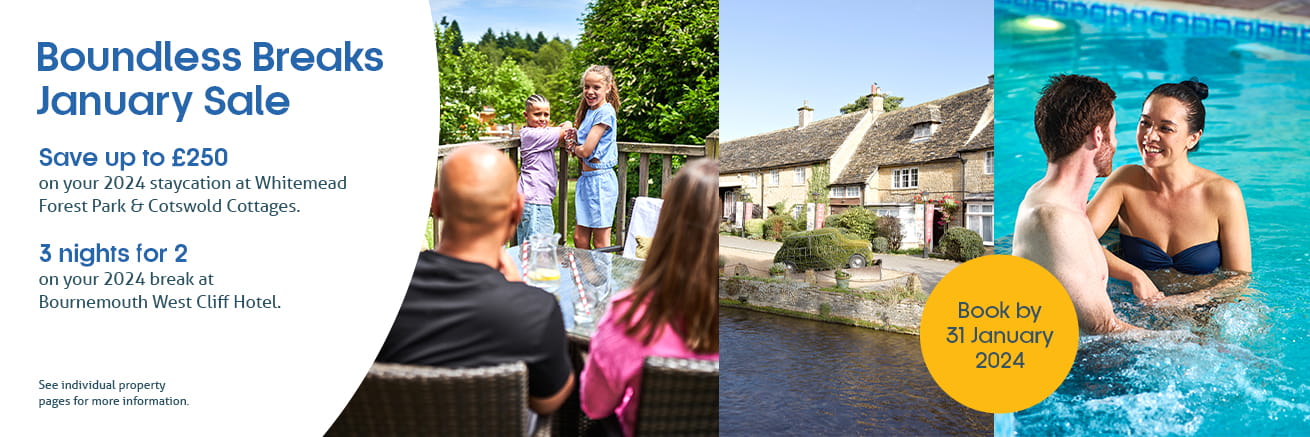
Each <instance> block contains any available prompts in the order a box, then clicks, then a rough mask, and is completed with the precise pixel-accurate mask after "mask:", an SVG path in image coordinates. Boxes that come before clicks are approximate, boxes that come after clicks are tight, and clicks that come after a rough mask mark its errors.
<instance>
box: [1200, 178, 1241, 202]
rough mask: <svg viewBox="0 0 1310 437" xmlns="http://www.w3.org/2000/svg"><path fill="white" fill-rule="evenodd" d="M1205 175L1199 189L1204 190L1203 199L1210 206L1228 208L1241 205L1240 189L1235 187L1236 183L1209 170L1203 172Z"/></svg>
mask: <svg viewBox="0 0 1310 437" xmlns="http://www.w3.org/2000/svg"><path fill="white" fill-rule="evenodd" d="M1205 175H1206V176H1205V178H1204V180H1203V181H1202V182H1201V183H1202V188H1201V189H1202V190H1204V192H1205V198H1206V200H1207V201H1208V202H1209V203H1210V204H1212V205H1230V206H1232V205H1241V204H1243V200H1242V187H1239V186H1237V183H1236V182H1233V181H1231V180H1228V178H1225V177H1223V176H1219V175H1218V174H1216V173H1214V172H1212V171H1210V170H1205Z"/></svg>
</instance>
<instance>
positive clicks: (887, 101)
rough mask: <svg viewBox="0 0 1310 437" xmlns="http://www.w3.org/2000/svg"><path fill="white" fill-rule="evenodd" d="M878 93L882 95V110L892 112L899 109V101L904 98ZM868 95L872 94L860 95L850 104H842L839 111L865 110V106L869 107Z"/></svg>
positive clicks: (846, 112) (871, 95)
mask: <svg viewBox="0 0 1310 437" xmlns="http://www.w3.org/2000/svg"><path fill="white" fill-rule="evenodd" d="M879 95H880V96H882V110H883V112H892V111H895V110H897V109H901V102H902V101H904V100H905V98H904V97H897V96H892V95H888V94H886V93H883V94H879ZM870 97H873V94H865V95H863V96H860V98H858V99H855V101H854V102H851V104H849V105H846V106H842V107H841V113H842V114H850V113H852V112H856V111H863V110H865V109H866V108H868V107H869V98H870Z"/></svg>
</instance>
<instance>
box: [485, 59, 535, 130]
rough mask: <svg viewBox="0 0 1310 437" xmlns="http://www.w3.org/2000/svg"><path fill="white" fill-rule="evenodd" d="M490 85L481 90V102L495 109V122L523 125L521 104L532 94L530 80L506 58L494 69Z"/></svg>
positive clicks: (515, 64)
mask: <svg viewBox="0 0 1310 437" xmlns="http://www.w3.org/2000/svg"><path fill="white" fill-rule="evenodd" d="M490 85H491V86H488V87H484V88H482V90H481V91H482V102H483V104H484V105H487V106H491V107H492V108H495V109H496V118H495V121H496V122H497V123H516V124H518V125H523V123H524V119H523V102H524V101H525V100H527V99H528V96H530V95H532V93H533V86H532V79H529V78H528V75H527V74H524V73H523V69H521V68H519V65H518V63H516V62H514V60H513V59H508V58H507V59H505V61H504V62H501V63H500V66H499V67H496V72H495V74H494V75H493V79H492V82H491V84H490Z"/></svg>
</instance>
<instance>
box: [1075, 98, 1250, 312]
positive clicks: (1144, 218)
mask: <svg viewBox="0 0 1310 437" xmlns="http://www.w3.org/2000/svg"><path fill="white" fill-rule="evenodd" d="M1208 95H1209V88H1208V87H1206V85H1205V84H1203V83H1201V82H1199V81H1197V80H1196V79H1192V80H1187V81H1183V82H1181V83H1166V84H1163V85H1160V86H1158V87H1155V89H1154V90H1152V91H1151V94H1149V95H1147V97H1146V102H1145V103H1143V104H1142V116H1141V118H1140V119H1139V121H1138V123H1137V150H1138V152H1140V153H1141V154H1142V165H1125V166H1122V167H1119V168H1118V169H1116V170H1115V171H1114V173H1112V174H1110V177H1109V178H1107V179H1106V180H1105V182H1104V183H1103V184H1102V185H1101V188H1100V190H1098V191H1097V192H1096V195H1095V196H1093V197H1092V201H1091V203H1089V204H1088V205H1087V218H1088V219H1089V220H1091V222H1092V229H1093V230H1095V231H1096V232H1097V233H1098V235H1099V234H1104V233H1105V230H1106V229H1107V228H1109V226H1110V224H1111V223H1112V222H1114V221H1115V220H1116V219H1117V220H1118V222H1119V232H1120V236H1121V240H1120V243H1119V244H1120V252H1121V254H1120V256H1114V255H1113V254H1110V253H1109V252H1108V251H1107V256H1106V259H1107V260H1108V262H1109V270H1110V276H1111V277H1114V278H1117V279H1121V280H1124V281H1128V282H1129V283H1131V284H1132V286H1133V294H1135V295H1137V298H1138V299H1140V300H1141V301H1143V302H1146V303H1154V302H1160V301H1166V302H1167V301H1170V300H1172V301H1177V302H1176V303H1203V302H1201V300H1203V299H1207V298H1208V294H1209V293H1189V294H1188V295H1187V296H1177V297H1174V296H1171V297H1169V298H1165V296H1164V294H1163V293H1161V292H1160V290H1159V289H1158V288H1157V286H1156V284H1155V283H1154V282H1152V278H1151V276H1156V277H1157V278H1156V279H1162V278H1161V277H1160V276H1161V274H1157V273H1152V274H1150V275H1148V274H1147V273H1146V271H1158V270H1163V269H1171V270H1173V271H1175V272H1178V273H1181V274H1186V275H1204V274H1208V273H1213V272H1215V271H1216V270H1220V269H1222V270H1224V271H1231V272H1241V273H1249V272H1250V271H1251V235H1250V230H1249V229H1248V227H1247V220H1246V204H1245V202H1243V200H1242V190H1241V189H1240V188H1238V186H1237V184H1235V183H1233V181H1230V180H1228V179H1225V178H1224V177H1222V176H1219V175H1217V174H1215V173H1214V172H1212V171H1210V170H1206V169H1204V168H1201V167H1198V166H1196V165H1195V164H1192V163H1191V162H1190V161H1189V160H1188V154H1189V153H1191V152H1192V151H1194V150H1196V149H1197V147H1199V146H1198V142H1199V141H1200V139H1201V135H1202V133H1203V132H1204V130H1205V106H1204V105H1202V104H1201V100H1202V99H1205V98H1206V97H1207V96H1208ZM1228 278H1229V279H1228V280H1224V281H1222V282H1220V283H1219V284H1215V285H1214V286H1211V287H1210V289H1212V290H1214V289H1218V288H1230V287H1233V286H1235V285H1241V284H1240V282H1239V281H1244V280H1245V275H1236V276H1230V277H1228ZM1188 291H1189V292H1190V291H1193V290H1188Z"/></svg>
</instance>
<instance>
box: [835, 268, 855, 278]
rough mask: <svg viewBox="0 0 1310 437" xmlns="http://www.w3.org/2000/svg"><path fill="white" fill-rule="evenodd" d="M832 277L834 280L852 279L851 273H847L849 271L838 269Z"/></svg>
mask: <svg viewBox="0 0 1310 437" xmlns="http://www.w3.org/2000/svg"><path fill="white" fill-rule="evenodd" d="M832 276H833V277H834V278H837V279H850V278H851V274H850V272H847V271H845V270H842V269H837V271H836V272H835V273H833V274H832Z"/></svg>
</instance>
